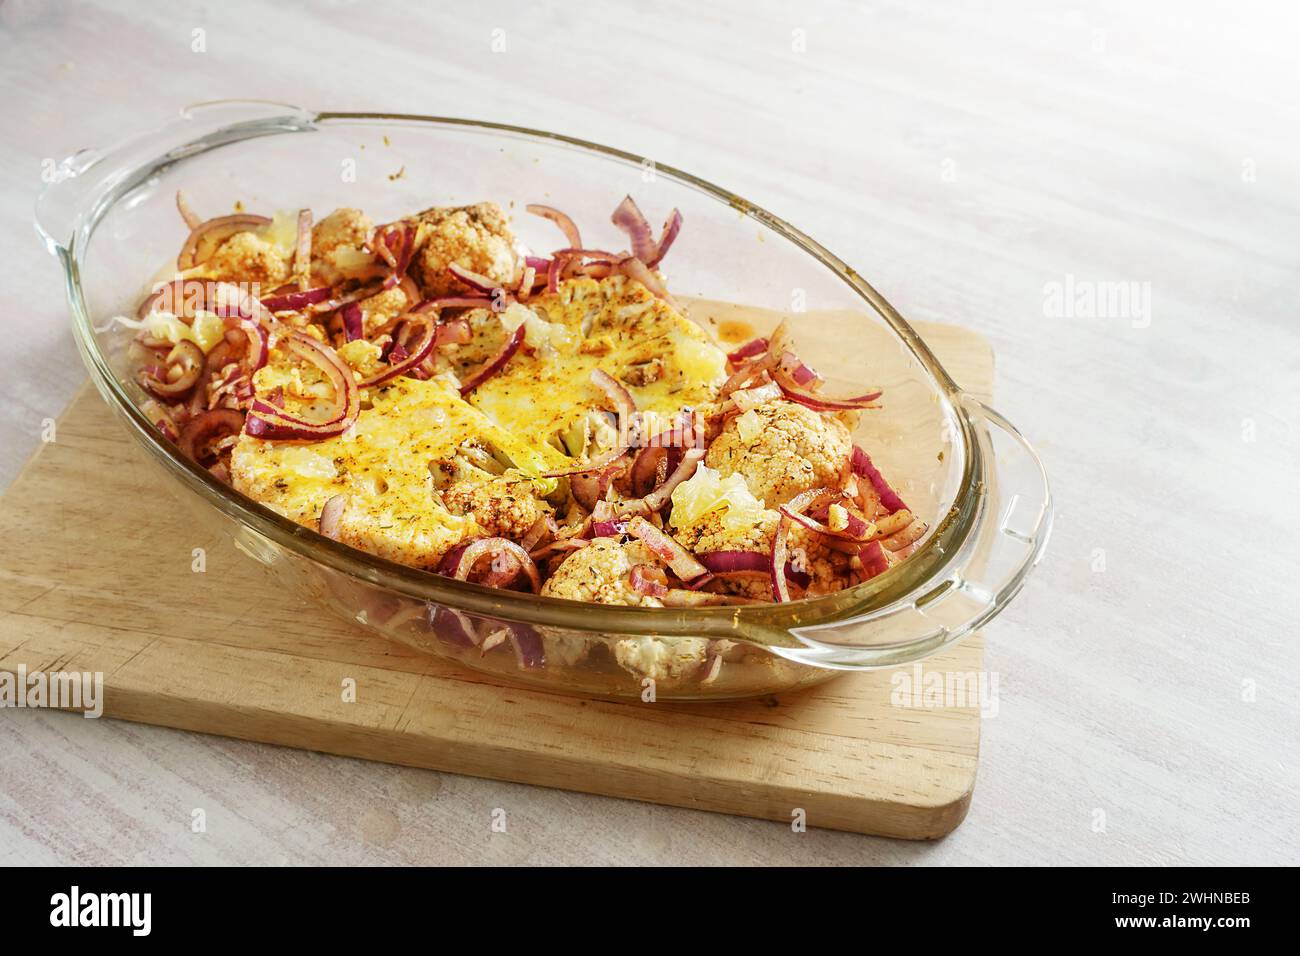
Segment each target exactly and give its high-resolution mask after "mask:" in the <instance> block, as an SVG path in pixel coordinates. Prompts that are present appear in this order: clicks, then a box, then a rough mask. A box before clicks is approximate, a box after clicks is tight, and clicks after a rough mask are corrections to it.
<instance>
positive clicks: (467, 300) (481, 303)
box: [411, 295, 492, 312]
mask: <svg viewBox="0 0 1300 956" xmlns="http://www.w3.org/2000/svg"><path fill="white" fill-rule="evenodd" d="M490 308H492V299H491V298H489V297H488V296H482V295H444V296H439V297H438V298H436V299H425V300H424V301H423V302H421V303H420V304H419V305H417V306H416V307H415V308H414V309H412V310H411V311H412V312H428V311H429V310H430V309H490Z"/></svg>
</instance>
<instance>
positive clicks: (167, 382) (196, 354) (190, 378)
mask: <svg viewBox="0 0 1300 956" xmlns="http://www.w3.org/2000/svg"><path fill="white" fill-rule="evenodd" d="M203 366H204V355H203V349H201V348H199V347H198V346H197V345H196V344H194V343H193V342H191V341H190V340H189V339H181V340H180V341H179V342H177V343H176V344H175V345H173V346H172V349H171V351H170V352H168V353H167V365H166V368H167V369H168V370H170V369H173V368H177V367H179V368H180V375H179V376H177V377H176V378H175V379H168V378H166V377H164V376H163V375H156V374H155V373H154V371H153V370H152V368H145V369H141V370H140V384H141V385H143V386H144V387H145V388H147V389H148V390H149V391H151V392H153V393H154V394H155V395H157V396H159V397H161V398H175V397H177V396H179V395H184V394H185V393H186V392H188V391H189V390H190V389H191V388H193V387H194V383H195V382H197V381H198V380H199V375H201V374H202V372H203Z"/></svg>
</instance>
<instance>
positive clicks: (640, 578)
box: [628, 564, 668, 598]
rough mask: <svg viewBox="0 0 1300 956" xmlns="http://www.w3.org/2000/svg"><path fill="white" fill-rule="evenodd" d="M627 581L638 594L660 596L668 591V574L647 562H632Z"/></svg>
mask: <svg viewBox="0 0 1300 956" xmlns="http://www.w3.org/2000/svg"><path fill="white" fill-rule="evenodd" d="M628 583H629V584H631V585H632V589H633V590H634V591H636V592H637V593H639V594H645V595H648V596H650V597H656V598H661V597H664V596H665V595H666V594H667V593H668V575H666V574H664V573H663V571H661V570H659V569H658V568H656V567H653V566H652V565H649V564H634V565H632V570H631V571H630V572H629V573H628Z"/></svg>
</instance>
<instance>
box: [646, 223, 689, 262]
mask: <svg viewBox="0 0 1300 956" xmlns="http://www.w3.org/2000/svg"><path fill="white" fill-rule="evenodd" d="M681 231H682V214H681V213H680V212H678V211H677V210H676V209H674V210H673V211H672V212H670V213H669V214H668V218H667V220H665V221H664V230H663V232H661V233H659V243H658V245H656V246H655V252H654V255H653V256H652V257H651V258H649V259H647V260H646V265H647V266H649V267H650V268H651V269H653V268H654V267H655V266H657V265H659V263H661V262H663V259H664V256H666V255H668V250H669V249H671V248H672V246H673V242H674V241H675V240H676V239H677V234H678V233H679V232H681Z"/></svg>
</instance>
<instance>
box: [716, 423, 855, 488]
mask: <svg viewBox="0 0 1300 956" xmlns="http://www.w3.org/2000/svg"><path fill="white" fill-rule="evenodd" d="M753 414H754V415H755V416H756V417H757V419H758V422H757V430H755V428H754V427H745V426H744V425H743V424H742V419H744V420H745V421H746V422H747V423H748V424H749V425H750V426H753V425H754V423H753V421H752V419H747V418H746V416H745V415H740V416H736V417H734V418H732V419H731V420H730V421H729V422H727V425H726V427H724V428H723V430H722V434H721V435H719V436H718V437H717V439H716V440H715V441H714V442H713V444H712V445H710V446H709V453H708V455H707V456H706V457H705V459H704V461H705V464H707V465H708V466H709V467H710V468H716V469H718V471H720V472H721V473H722V474H723V475H733V474H738V475H740V476H741V477H742V478H744V479H745V484H746V485H748V486H749V490H750V491H751V492H753V494H754V497H756V498H759V499H760V500H762V501H763V502H765V503H766V504H767V505H768V506H769V507H775V506H776V505H781V504H785V503H786V502H787V501H789V500H790V499H791V498H793V497H794V496H795V495H798V494H800V493H802V492H805V491H809V490H810V489H813V488H840V487H843V485H844V483H845V481H847V480H848V476H849V456H850V455H851V453H852V451H853V440H852V438H850V436H849V430H848V429H847V428H846V427H845V426H844V423H843V422H841V421H840V420H839V419H837V418H834V417H832V416H829V415H822V414H820V413H818V412H815V411H813V410H812V409H810V408H805V407H804V406H802V405H799V404H796V403H794V402H787V401H782V400H780V399H776V400H774V401H770V402H767V403H766V404H764V405H760V406H758V407H757V408H755V409H753ZM746 436H748V437H746Z"/></svg>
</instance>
